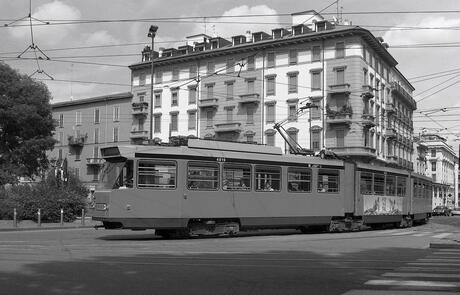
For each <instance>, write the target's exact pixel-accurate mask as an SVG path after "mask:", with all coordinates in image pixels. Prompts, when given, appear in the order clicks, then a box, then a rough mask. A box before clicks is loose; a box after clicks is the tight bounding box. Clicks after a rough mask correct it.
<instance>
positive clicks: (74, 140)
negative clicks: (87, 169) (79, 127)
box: [67, 135, 88, 147]
mask: <svg viewBox="0 0 460 295" xmlns="http://www.w3.org/2000/svg"><path fill="white" fill-rule="evenodd" d="M87 138H88V135H79V136H72V135H69V136H68V137H67V139H68V141H69V146H72V147H83V146H84V145H85V141H86V139H87Z"/></svg>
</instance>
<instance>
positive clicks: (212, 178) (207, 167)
mask: <svg viewBox="0 0 460 295" xmlns="http://www.w3.org/2000/svg"><path fill="white" fill-rule="evenodd" d="M218 182H219V165H218V164H217V163H193V162H191V163H189V164H188V169H187V188H188V189H189V190H216V189H217V184H218Z"/></svg>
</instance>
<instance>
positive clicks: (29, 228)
mask: <svg viewBox="0 0 460 295" xmlns="http://www.w3.org/2000/svg"><path fill="white" fill-rule="evenodd" d="M84 228H94V225H84V226H55V227H39V226H37V227H22V228H21V227H18V228H0V232H14V231H36V230H60V229H84Z"/></svg>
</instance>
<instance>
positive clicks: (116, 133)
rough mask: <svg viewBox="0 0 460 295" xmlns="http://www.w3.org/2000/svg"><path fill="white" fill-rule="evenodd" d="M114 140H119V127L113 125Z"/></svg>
mask: <svg viewBox="0 0 460 295" xmlns="http://www.w3.org/2000/svg"><path fill="white" fill-rule="evenodd" d="M113 142H118V127H113Z"/></svg>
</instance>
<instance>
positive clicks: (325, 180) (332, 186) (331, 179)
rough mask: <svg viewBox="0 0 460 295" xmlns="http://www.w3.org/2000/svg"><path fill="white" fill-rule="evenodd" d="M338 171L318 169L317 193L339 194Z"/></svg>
mask: <svg viewBox="0 0 460 295" xmlns="http://www.w3.org/2000/svg"><path fill="white" fill-rule="evenodd" d="M339 180H340V177H339V170H332V169H319V170H318V192H321V193H325V192H327V193H337V192H339Z"/></svg>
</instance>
